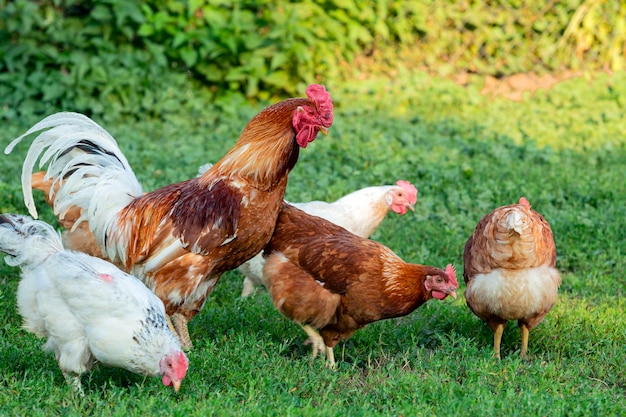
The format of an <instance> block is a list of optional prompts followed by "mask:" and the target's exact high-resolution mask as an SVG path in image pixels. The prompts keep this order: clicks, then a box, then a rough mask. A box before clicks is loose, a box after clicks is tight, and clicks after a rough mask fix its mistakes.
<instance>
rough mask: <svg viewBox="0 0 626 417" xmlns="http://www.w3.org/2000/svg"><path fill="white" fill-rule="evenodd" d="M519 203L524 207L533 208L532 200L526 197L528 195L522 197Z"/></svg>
mask: <svg viewBox="0 0 626 417" xmlns="http://www.w3.org/2000/svg"><path fill="white" fill-rule="evenodd" d="M519 204H521V205H522V206H524V207H527V208H531V207H530V202H529V201H528V200H527V199H526V197H522V198H520V199H519Z"/></svg>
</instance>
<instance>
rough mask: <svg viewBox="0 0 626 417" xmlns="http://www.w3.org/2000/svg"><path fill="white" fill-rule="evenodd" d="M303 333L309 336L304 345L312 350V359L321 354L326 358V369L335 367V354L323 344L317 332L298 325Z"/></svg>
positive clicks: (322, 339)
mask: <svg viewBox="0 0 626 417" xmlns="http://www.w3.org/2000/svg"><path fill="white" fill-rule="evenodd" d="M300 326H301V327H302V329H303V330H304V331H305V333H306V334H307V335H308V336H309V338H308V339H307V340H305V341H304V344H305V345H311V347H312V348H313V352H312V355H311V356H313V357H314V358H315V357H317V355H318V354H320V353H321V354H322V355H324V356H326V367H327V368H334V367H335V352H334V351H333V348H331V347H328V346H326V344H325V343H324V338H323V337H322V336H320V334H319V333H318V331H317V330H315V329H314V328H313V327H311V326H309V325H308V324H306V325H300Z"/></svg>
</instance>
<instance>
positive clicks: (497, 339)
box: [493, 323, 504, 360]
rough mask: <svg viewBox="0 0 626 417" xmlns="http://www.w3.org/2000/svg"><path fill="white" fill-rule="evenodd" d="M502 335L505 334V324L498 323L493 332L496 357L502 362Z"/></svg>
mask: <svg viewBox="0 0 626 417" xmlns="http://www.w3.org/2000/svg"><path fill="white" fill-rule="evenodd" d="M502 333H504V323H498V324H497V325H496V329H495V330H494V332H493V350H494V353H495V357H496V358H497V359H498V360H500V343H501V342H502Z"/></svg>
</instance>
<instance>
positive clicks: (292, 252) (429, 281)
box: [263, 203, 458, 366]
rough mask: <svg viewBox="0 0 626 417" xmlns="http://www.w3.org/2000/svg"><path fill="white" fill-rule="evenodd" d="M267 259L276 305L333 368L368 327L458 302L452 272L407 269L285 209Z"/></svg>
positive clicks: (385, 252)
mask: <svg viewBox="0 0 626 417" xmlns="http://www.w3.org/2000/svg"><path fill="white" fill-rule="evenodd" d="M265 253H266V254H267V261H266V264H265V267H264V269H263V273H264V277H265V280H266V283H267V286H268V288H269V293H270V295H271V297H272V301H273V303H274V306H275V307H276V309H277V310H278V311H280V312H281V313H282V314H284V315H285V316H286V317H288V318H290V319H292V320H293V321H295V322H296V323H298V324H300V325H301V326H302V327H303V329H304V331H305V332H306V333H307V335H308V336H309V339H308V340H307V342H310V343H312V344H313V355H314V356H315V355H317V354H318V353H323V354H325V355H326V359H327V364H328V365H330V366H334V364H335V359H334V354H333V348H334V347H335V345H337V343H339V341H341V340H345V339H348V338H350V337H351V336H352V335H353V334H354V332H355V331H356V330H358V329H360V328H362V327H364V326H365V325H367V324H368V323H372V322H375V321H378V320H383V319H389V318H393V317H400V316H405V315H407V314H409V313H411V312H412V311H413V310H415V309H416V308H418V307H419V306H421V305H422V304H424V303H425V302H426V301H428V300H430V299H431V298H437V299H439V300H443V299H444V298H446V297H447V296H448V295H450V296H452V297H454V298H456V289H457V288H458V282H457V281H456V276H455V271H454V268H453V267H452V265H448V266H447V267H446V269H445V271H444V270H443V269H439V268H435V267H432V266H425V265H417V264H410V263H406V262H404V261H403V260H402V259H400V258H399V257H398V256H397V255H396V254H395V253H393V252H392V251H391V250H390V249H389V248H387V247H385V246H384V245H382V244H380V243H378V242H375V241H373V240H368V239H365V238H362V237H359V236H356V235H354V234H352V233H350V232H348V231H347V230H345V229H344V228H342V227H340V226H337V225H335V224H334V223H331V222H329V221H328V220H325V219H322V218H320V217H317V216H312V215H310V214H307V213H305V212H304V211H302V210H299V209H297V208H295V207H293V206H291V205H289V204H287V203H285V204H284V205H283V209H282V210H281V212H280V215H279V216H278V221H277V223H276V229H275V231H274V235H273V236H272V239H271V241H270V243H269V245H268V246H267V247H266V249H265ZM315 328H316V329H319V333H318V332H317V331H316V330H315Z"/></svg>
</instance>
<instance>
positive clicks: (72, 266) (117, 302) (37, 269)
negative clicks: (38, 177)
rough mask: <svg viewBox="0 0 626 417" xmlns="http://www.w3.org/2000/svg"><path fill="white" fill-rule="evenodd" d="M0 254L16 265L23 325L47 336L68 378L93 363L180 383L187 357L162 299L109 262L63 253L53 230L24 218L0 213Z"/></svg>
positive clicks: (76, 385)
mask: <svg viewBox="0 0 626 417" xmlns="http://www.w3.org/2000/svg"><path fill="white" fill-rule="evenodd" d="M0 251H2V252H4V253H6V254H7V255H8V256H7V257H6V258H5V261H6V262H7V264H9V265H11V266H19V267H20V268H21V269H22V279H21V281H20V283H19V287H18V292H17V304H18V308H19V312H20V314H21V316H22V318H23V319H24V328H25V329H26V330H28V331H29V332H31V333H34V334H36V335H37V336H39V337H45V338H47V339H48V340H47V342H46V344H45V349H46V350H47V351H52V352H54V354H55V357H56V359H57V362H58V363H59V367H60V368H61V370H62V371H63V375H64V376H65V377H66V379H67V381H68V383H70V384H72V385H73V387H74V389H75V390H76V391H78V392H82V388H81V384H80V375H81V374H83V373H85V372H88V371H89V370H91V368H92V367H93V366H94V364H95V363H96V361H98V362H101V363H103V364H106V365H109V366H114V367H120V368H124V369H127V370H129V371H131V372H135V373H138V374H142V375H148V376H157V375H160V376H162V382H163V384H164V385H166V386H170V385H171V386H173V387H174V390H175V391H178V389H179V388H180V383H181V381H182V379H183V378H184V376H185V374H186V372H187V367H188V364H189V362H188V359H187V357H186V356H185V354H184V353H183V351H182V349H181V347H180V344H179V342H178V339H177V338H176V336H174V334H173V333H172V332H171V330H170V329H169V327H168V326H167V323H166V317H165V309H164V307H163V303H162V302H161V300H159V298H158V297H157V296H156V295H154V294H153V293H152V292H151V291H150V290H149V289H148V288H147V287H146V286H145V285H143V284H142V283H141V282H140V281H139V280H138V279H136V278H135V277H133V276H132V275H128V274H126V273H124V272H122V271H120V270H119V269H118V268H116V267H115V266H114V265H112V264H111V263H109V262H106V261H103V260H101V259H98V258H95V257H92V256H89V255H87V254H84V253H80V252H73V251H69V250H65V249H64V248H63V245H62V243H61V239H60V236H59V234H58V233H57V232H56V231H55V230H54V229H53V228H52V226H50V225H49V224H47V223H44V222H42V221H38V220H33V219H32V218H30V217H28V216H22V215H16V214H5V215H2V216H0Z"/></svg>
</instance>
